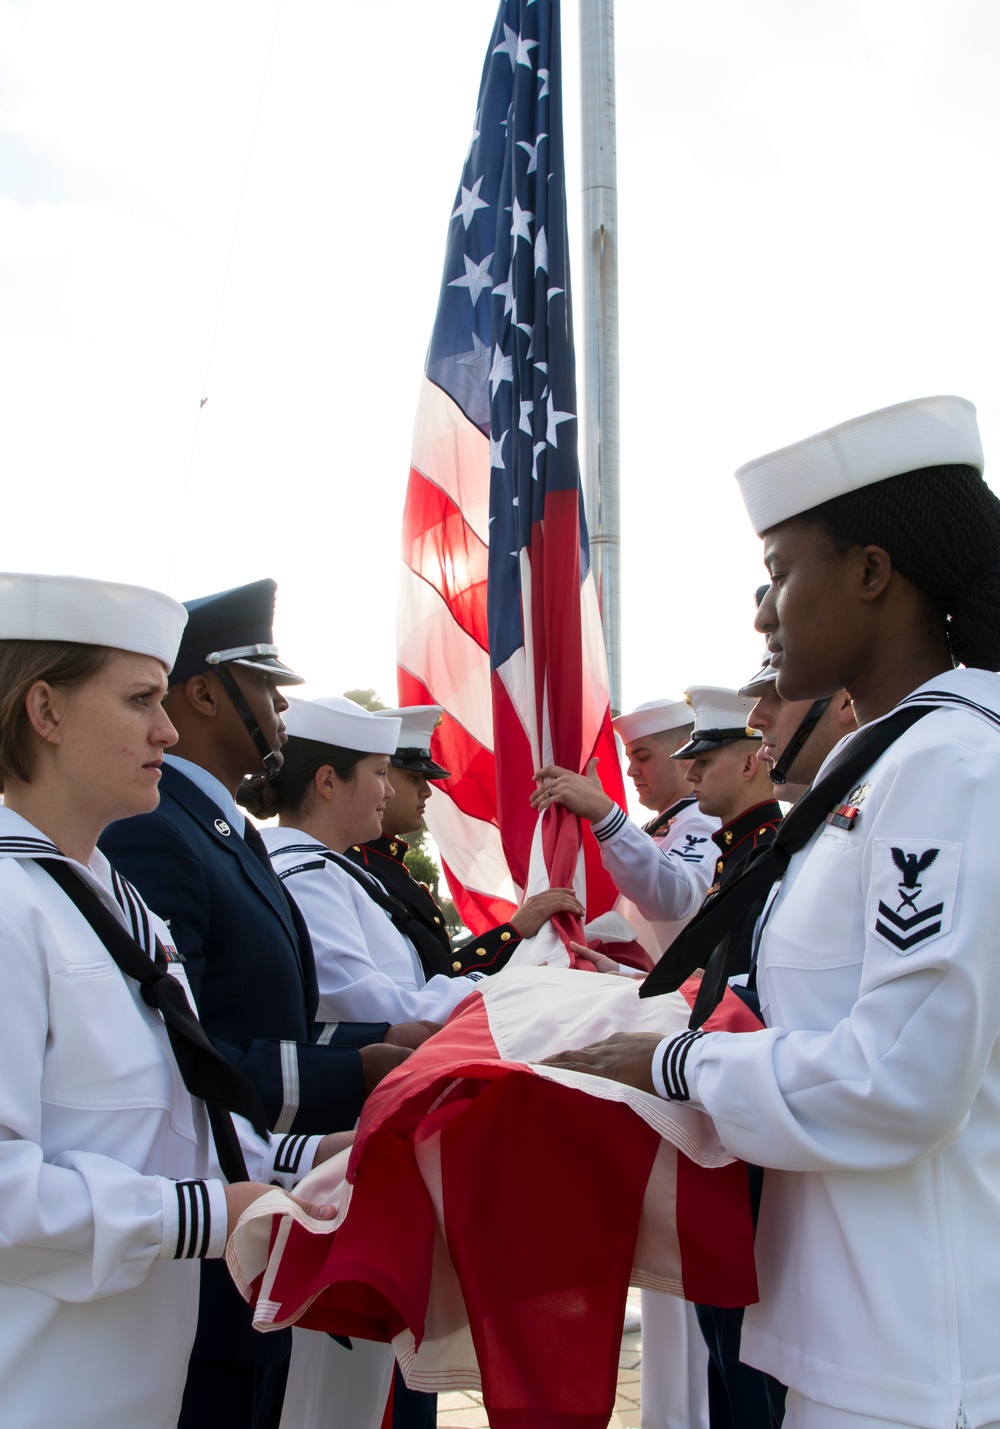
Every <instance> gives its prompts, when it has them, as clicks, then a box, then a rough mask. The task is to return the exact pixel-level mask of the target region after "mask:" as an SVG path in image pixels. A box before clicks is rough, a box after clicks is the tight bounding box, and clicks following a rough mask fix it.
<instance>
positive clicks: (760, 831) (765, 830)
mask: <svg viewBox="0 0 1000 1429" xmlns="http://www.w3.org/2000/svg"><path fill="white" fill-rule="evenodd" d="M757 833H758V835H760V834H766V833H767V829H758V830H757Z"/></svg>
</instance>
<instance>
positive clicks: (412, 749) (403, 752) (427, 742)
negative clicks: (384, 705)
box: [376, 705, 451, 779]
mask: <svg viewBox="0 0 1000 1429" xmlns="http://www.w3.org/2000/svg"><path fill="white" fill-rule="evenodd" d="M376 713H377V714H378V715H379V717H380V718H381V719H385V718H389V719H398V720H399V721H400V724H401V726H402V728H401V729H400V732H399V742H398V743H397V745H396V749H395V751H394V753H393V756H392V760H391V763H393V764H394V765H395V766H396V768H397V769H410V770H412V771H413V773H414V774H426V775H427V778H428V779H450V778H451V771H450V770H449V769H445V768H444V767H443V766H442V765H440V764H438V762H437V760H435V759H432V758H431V736H432V735H433V733H434V726H435V725H436V724H437V722H438V720H439V719H440V718H441V714H442V709H441V706H440V705H404V706H403V707H402V708H401V709H398V710H377V711H376Z"/></svg>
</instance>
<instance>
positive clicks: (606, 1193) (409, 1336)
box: [227, 968, 759, 1429]
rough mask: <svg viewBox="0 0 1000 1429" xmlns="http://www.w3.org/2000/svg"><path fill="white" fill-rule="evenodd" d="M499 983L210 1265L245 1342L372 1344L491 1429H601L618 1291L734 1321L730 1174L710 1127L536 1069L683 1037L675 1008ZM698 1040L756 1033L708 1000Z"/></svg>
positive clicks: (741, 1218)
mask: <svg viewBox="0 0 1000 1429" xmlns="http://www.w3.org/2000/svg"><path fill="white" fill-rule="evenodd" d="M697 986H698V985H697V981H696V980H692V981H691V983H690V985H686V986H685V988H684V989H682V991H681V992H678V993H674V994H669V995H667V996H664V997H658V998H652V999H645V1000H640V999H639V996H638V984H636V983H635V982H633V981H631V980H630V979H628V978H619V977H595V976H593V975H588V974H586V973H583V972H577V971H575V970H573V969H566V968H508V969H507V970H506V971H505V972H504V973H502V974H500V975H498V976H497V977H496V978H491V979H488V980H486V981H485V982H484V983H483V985H482V987H481V989H478V990H477V991H476V992H475V993H473V994H472V995H471V996H470V997H469V998H467V999H466V1001H465V1002H463V1003H462V1004H461V1006H460V1007H459V1008H458V1009H457V1011H456V1012H455V1013H454V1014H453V1015H452V1017H451V1019H450V1021H449V1022H448V1024H447V1026H446V1027H445V1028H444V1030H443V1031H442V1032H440V1033H438V1034H437V1035H436V1036H435V1037H433V1038H432V1039H431V1040H430V1041H429V1042H427V1043H425V1044H424V1046H423V1047H421V1048H420V1049H418V1051H417V1052H415V1053H414V1055H413V1056H412V1057H410V1058H409V1059H408V1060H407V1061H406V1062H405V1063H404V1064H403V1066H402V1067H400V1068H399V1069H397V1071H396V1072H394V1073H393V1074H392V1075H391V1076H390V1077H387V1078H386V1079H385V1081H383V1082H382V1083H381V1085H380V1086H379V1087H377V1088H376V1090H375V1091H374V1092H373V1093H372V1095H371V1096H370V1097H369V1098H368V1101H367V1103H366V1105H365V1110H364V1113H363V1115H362V1118H361V1125H360V1128H359V1131H358V1136H357V1139H356V1141H355V1144H354V1146H353V1148H352V1149H351V1152H350V1153H349V1155H348V1153H344V1154H343V1155H342V1156H341V1157H339V1158H337V1159H336V1160H335V1161H333V1162H328V1163H326V1164H325V1165H324V1166H320V1167H317V1168H316V1170H315V1171H313V1172H312V1173H310V1175H309V1176H308V1177H306V1178H305V1179H304V1180H303V1181H302V1183H301V1184H300V1186H299V1188H298V1192H297V1194H298V1195H299V1196H301V1197H302V1198H303V1199H307V1200H314V1201H322V1202H324V1203H332V1204H335V1205H337V1206H338V1208H339V1209H338V1215H337V1217H336V1219H335V1220H334V1221H332V1222H328V1221H327V1222H321V1221H316V1220H313V1219H311V1218H310V1217H308V1216H307V1215H306V1214H305V1212H304V1211H302V1210H301V1208H300V1207H299V1206H297V1205H296V1204H295V1203H294V1202H292V1201H291V1200H290V1199H289V1198H288V1197H287V1196H285V1194H284V1193H283V1192H278V1191H275V1192H272V1193H270V1194H269V1195H268V1196H265V1197H262V1198H261V1200H259V1201H257V1202H255V1204H254V1205H253V1206H252V1207H251V1208H250V1210H249V1211H247V1213H246V1214H245V1215H244V1217H243V1219H242V1220H241V1222H240V1225H239V1227H238V1228H237V1231H236V1233H235V1235H234V1236H233V1238H232V1240H231V1242H230V1246H229V1250H228V1252H227V1258H228V1261H229V1266H230V1270H231V1272H232V1274H233V1277H234V1279H235V1280H236V1283H237V1285H238V1286H239V1288H240V1290H241V1292H242V1293H243V1295H244V1296H245V1298H247V1299H248V1300H251V1301H252V1302H253V1303H254V1304H255V1306H256V1309H255V1314H254V1323H255V1325H256V1326H257V1328H258V1329H262V1330H268V1329H278V1328H280V1327H282V1326H284V1325H288V1324H292V1323H296V1324H300V1325H304V1326H308V1327H311V1328H313V1329H317V1330H327V1331H331V1332H333V1333H336V1334H345V1335H355V1336H359V1337H361V1338H366V1339H373V1340H382V1341H391V1342H392V1343H393V1346H394V1348H395V1351H396V1355H397V1358H398V1360H399V1362H400V1365H401V1367H402V1369H403V1373H404V1375H405V1377H406V1380H407V1383H408V1384H410V1385H411V1387H413V1388H417V1389H424V1390H445V1389H454V1388H460V1387H463V1388H468V1387H471V1388H481V1389H482V1392H483V1396H484V1402H485V1405H486V1409H487V1412H488V1414H489V1416H490V1423H491V1424H492V1425H494V1426H496V1429H544V1426H546V1425H548V1424H550V1423H551V1424H552V1425H553V1426H555V1425H556V1424H558V1426H559V1429H601V1426H604V1425H606V1423H607V1421H608V1418H609V1417H610V1415H611V1412H612V1410H613V1407H614V1397H615V1381H616V1374H617V1366H618V1345H619V1342H620V1338H621V1326H622V1319H623V1315H624V1309H625V1297H626V1293H627V1289H628V1286H629V1284H630V1283H631V1284H634V1285H643V1286H647V1287H650V1288H653V1289H658V1290H665V1291H668V1292H670V1293H673V1294H675V1295H683V1296H685V1297H686V1298H688V1299H691V1300H698V1301H701V1302H706V1303H710V1304H715V1305H743V1304H748V1303H750V1302H752V1301H753V1300H754V1299H756V1280H755V1275H754V1265H753V1227H752V1223H751V1216H750V1207H749V1197H748V1190H747V1176H746V1169H745V1167H744V1166H743V1165H742V1163H740V1162H736V1161H734V1160H733V1159H732V1157H730V1156H729V1155H728V1153H727V1152H726V1151H725V1148H724V1147H723V1146H722V1144H721V1142H720V1141H719V1139H718V1136H717V1135H716V1132H715V1130H714V1127H713V1126H712V1123H711V1121H710V1120H709V1118H708V1117H706V1116H705V1115H704V1114H703V1113H701V1112H699V1111H696V1110H694V1109H692V1108H691V1107H687V1106H681V1105H677V1104H674V1103H669V1102H665V1101H661V1100H660V1099H659V1098H658V1097H655V1096H651V1095H649V1094H647V1093H645V1092H640V1091H636V1090H635V1089H633V1088H630V1087H625V1086H623V1085H622V1084H620V1083H617V1082H610V1081H606V1080H604V1079H602V1078H599V1077H594V1076H590V1075H586V1074H582V1073H573V1072H565V1071H561V1070H557V1069H555V1068H551V1067H543V1066H539V1065H537V1059H539V1058H541V1057H544V1056H549V1055H552V1054H554V1053H555V1052H557V1051H560V1050H563V1049H566V1048H573V1047H581V1046H585V1045H587V1044H589V1043H592V1042H595V1041H599V1040H600V1039H601V1038H603V1037H606V1036H608V1035H610V1034H611V1033H612V1032H615V1031H621V1030H631V1031H642V1032H656V1033H658V1034H660V1035H667V1034H669V1033H672V1032H674V1031H677V1032H680V1031H682V1030H683V1029H684V1028H685V1027H686V1026H687V1021H688V1017H689V1014H690V1007H691V1003H692V1002H693V999H694V996H695V995H696V993H697ZM710 1027H711V1028H722V1029H725V1030H728V1031H749V1030H753V1029H754V1028H756V1027H759V1023H758V1022H757V1021H756V1020H755V1019H754V1017H753V1015H752V1014H751V1013H750V1012H749V1011H748V1009H747V1008H746V1007H745V1006H744V1004H743V1003H742V1002H740V1001H739V999H738V998H736V997H734V996H732V994H728V995H727V996H726V998H725V999H724V1000H723V1002H722V1004H721V1005H720V1007H719V1008H718V1009H717V1011H716V1013H715V1014H714V1016H713V1019H712V1022H711V1024H710Z"/></svg>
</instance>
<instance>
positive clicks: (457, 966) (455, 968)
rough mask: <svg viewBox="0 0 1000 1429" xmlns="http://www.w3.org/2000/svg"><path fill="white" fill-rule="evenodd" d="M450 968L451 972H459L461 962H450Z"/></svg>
mask: <svg viewBox="0 0 1000 1429" xmlns="http://www.w3.org/2000/svg"><path fill="white" fill-rule="evenodd" d="M451 970H452V972H456V973H460V972H461V971H462V964H461V963H452V965H451Z"/></svg>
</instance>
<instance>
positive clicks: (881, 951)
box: [686, 670, 1000, 1429]
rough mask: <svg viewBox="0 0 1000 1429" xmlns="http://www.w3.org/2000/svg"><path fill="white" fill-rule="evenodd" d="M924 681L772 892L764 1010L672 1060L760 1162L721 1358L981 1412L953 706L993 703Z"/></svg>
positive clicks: (818, 1400) (973, 1038)
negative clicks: (738, 1307)
mask: <svg viewBox="0 0 1000 1429" xmlns="http://www.w3.org/2000/svg"><path fill="white" fill-rule="evenodd" d="M930 691H944V692H945V703H946V707H945V708H942V709H940V710H935V711H933V712H932V713H931V714H928V715H926V716H925V717H924V718H922V719H921V720H919V721H918V722H917V723H916V724H915V725H913V726H912V727H911V728H910V729H909V730H907V731H906V733H905V734H903V735H902V736H901V737H900V738H899V739H898V740H897V741H896V742H895V744H893V745H891V746H890V748H889V749H888V751H887V752H886V753H885V754H883V755H882V756H881V758H880V759H879V760H878V761H877V762H876V763H875V764H874V765H873V767H872V769H871V770H870V771H869V773H868V775H867V776H866V777H865V778H864V780H863V781H862V783H861V785H860V786H859V787H858V788H856V789H855V790H852V791H850V792H849V793H848V792H847V791H845V794H846V800H845V802H846V804H847V805H848V806H850V808H853V809H855V810H856V811H857V812H856V814H855V815H853V816H852V815H851V814H850V812H848V813H846V814H841V815H840V817H839V820H837V819H835V820H834V822H829V823H826V824H824V825H821V827H820V829H819V830H818V831H817V833H816V834H815V835H814V836H813V838H812V839H811V841H810V842H809V843H808V844H807V845H806V847H805V848H804V849H803V850H802V851H801V852H800V853H798V854H796V855H795V856H794V857H793V858H792V861H791V863H790V865H789V868H788V871H787V873H786V875H785V877H784V879H783V880H782V882H781V883H780V884H779V885H777V888H776V890H775V891H774V892H773V893H772V897H771V900H770V902H769V904H768V905H767V906H766V908H765V911H764V913H763V915H762V917H761V920H760V923H759V925H758V935H759V941H760V959H759V972H758V981H757V985H758V990H759V992H760V997H761V1006H762V1010H763V1015H764V1019H765V1022H766V1023H767V1027H766V1029H765V1030H763V1031H761V1032H756V1033H749V1034H744V1035H741V1036H733V1035H730V1034H727V1033H718V1032H717V1033H709V1034H707V1035H705V1036H704V1037H702V1038H700V1039H699V1040H697V1041H696V1042H694V1044H693V1045H692V1047H691V1049H690V1052H689V1056H688V1059H687V1066H686V1076H687V1083H688V1088H689V1090H690V1092H691V1101H692V1103H693V1104H694V1105H697V1106H700V1107H702V1108H704V1109H705V1110H706V1111H708V1112H709V1113H710V1114H711V1116H712V1118H713V1120H714V1122H715V1125H716V1127H717V1128H718V1131H719V1135H720V1136H721V1138H722V1140H723V1142H724V1143H725V1145H726V1147H727V1148H728V1149H729V1150H730V1151H731V1152H733V1154H734V1155H736V1156H741V1157H743V1158H744V1159H746V1160H747V1161H751V1162H756V1163H757V1164H760V1165H763V1166H764V1167H766V1168H768V1169H767V1170H766V1172H765V1176H764V1191H763V1198H762V1203H761V1211H760V1220H759V1224H758V1228H757V1239H756V1250H757V1262H758V1272H759V1279H760V1303H759V1304H758V1305H755V1306H751V1307H750V1309H748V1310H747V1313H746V1318H745V1321H744V1327H743V1342H742V1357H743V1358H744V1360H746V1361H747V1362H748V1363H750V1364H753V1365H756V1366H758V1367H759V1368H761V1369H764V1370H767V1371H768V1372H769V1373H770V1374H772V1375H774V1376H775V1377H776V1378H778V1379H779V1380H781V1381H782V1382H783V1383H785V1384H787V1385H789V1386H790V1387H791V1389H792V1391H793V1392H794V1393H793V1402H795V1403H798V1402H800V1401H801V1402H803V1403H808V1402H812V1403H813V1404H814V1405H821V1406H824V1405H825V1406H829V1408H830V1409H831V1410H834V1411H836V1410H839V1411H846V1412H847V1413H851V1414H858V1415H868V1416H872V1417H876V1418H882V1419H885V1420H888V1421H890V1422H891V1423H901V1424H912V1425H920V1426H926V1429H952V1426H954V1425H955V1423H956V1421H958V1422H960V1423H967V1424H968V1425H970V1426H972V1429H977V1426H981V1425H985V1424H990V1423H992V1422H994V1421H996V1420H998V1419H1000V1249H998V1228H1000V1041H998V1037H1000V872H998V837H997V830H998V827H1000V727H998V726H1000V718H996V719H995V720H991V719H990V718H989V717H988V716H984V715H982V714H979V713H977V712H976V711H975V710H973V709H971V708H970V707H969V705H968V703H967V702H969V701H974V702H975V703H977V704H979V705H981V706H984V707H985V708H986V709H987V711H991V712H992V713H993V715H994V716H1000V678H998V677H997V676H995V675H992V674H988V673H986V672H984V671H979V670H955V671H950V672H948V673H947V674H945V675H941V676H939V677H937V678H935V679H933V680H931V681H929V682H928V683H927V684H926V685H925V686H922V687H921V689H920V690H919V691H915V692H914V695H913V696H910V697H909V698H910V699H914V700H915V699H916V696H918V695H919V694H921V693H923V692H930ZM796 1412H798V1411H796ZM814 1418H815V1414H814ZM793 1422H794V1421H793Z"/></svg>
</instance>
